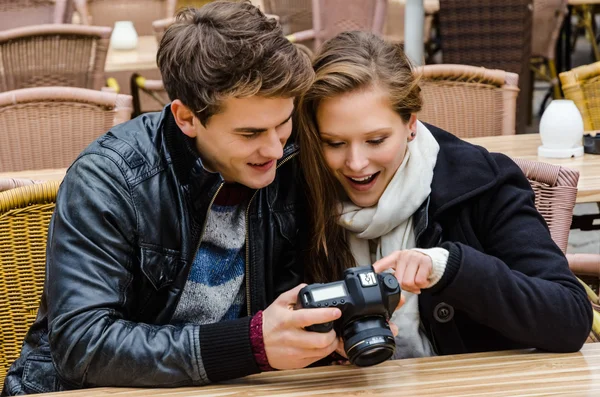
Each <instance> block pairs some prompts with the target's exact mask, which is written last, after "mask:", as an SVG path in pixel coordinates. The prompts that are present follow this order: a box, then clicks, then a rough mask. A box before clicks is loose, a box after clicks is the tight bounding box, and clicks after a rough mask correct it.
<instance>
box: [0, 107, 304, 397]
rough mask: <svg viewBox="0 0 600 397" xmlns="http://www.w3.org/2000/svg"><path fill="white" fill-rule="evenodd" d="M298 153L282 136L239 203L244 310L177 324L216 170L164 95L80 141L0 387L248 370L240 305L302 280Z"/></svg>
mask: <svg viewBox="0 0 600 397" xmlns="http://www.w3.org/2000/svg"><path fill="white" fill-rule="evenodd" d="M296 153H297V149H296V147H295V145H294V144H288V145H287V146H286V147H285V149H284V156H283V158H282V159H281V160H280V161H279V162H278V166H277V167H278V169H277V176H276V179H275V181H274V182H273V183H272V184H271V185H269V186H268V187H266V188H263V189H260V190H258V191H256V192H255V193H254V195H253V197H252V199H251V201H250V204H249V205H248V209H247V212H246V222H247V236H246V278H245V281H246V301H247V315H248V316H246V317H244V318H240V319H238V320H234V321H224V322H220V323H216V324H209V325H194V324H185V325H183V324H179V325H177V324H176V325H174V324H170V320H171V317H172V315H173V313H174V311H175V308H176V306H177V303H178V300H179V298H180V296H181V292H182V291H183V287H184V285H185V282H186V280H187V277H188V272H189V269H190V266H191V264H192V261H193V259H194V256H195V254H196V252H197V251H198V248H199V244H200V241H201V236H202V233H203V228H204V223H205V218H206V215H207V212H208V211H209V208H210V206H211V203H212V201H213V199H214V197H215V195H216V194H217V192H218V190H219V189H220V186H221V185H222V184H223V180H222V178H221V176H220V175H219V174H216V173H210V172H208V171H206V170H204V168H203V167H201V166H198V165H201V162H200V159H199V157H198V155H197V153H196V152H195V150H194V149H193V143H192V142H191V140H190V139H189V138H187V137H186V136H185V135H184V134H183V133H182V132H181V131H180V130H179V129H178V127H177V125H176V124H175V122H174V120H173V116H172V114H171V111H170V107H168V106H167V107H166V108H165V109H164V110H163V112H162V113H155V114H149V115H144V116H141V117H138V118H136V119H134V120H132V121H130V122H127V123H125V124H121V125H119V126H117V127H114V128H113V129H112V130H111V131H109V132H108V133H107V134H105V135H104V136H102V137H100V138H99V139H98V140H97V141H96V142H94V143H93V144H92V145H90V146H89V147H88V148H87V149H86V150H85V151H84V152H83V153H82V154H81V155H80V156H79V158H78V159H77V160H76V161H75V162H74V163H73V165H72V166H71V167H70V169H69V171H68V172H67V175H66V177H65V179H64V181H63V183H62V185H61V187H60V191H59V194H58V199H57V206H56V210H55V212H54V216H53V219H52V223H51V225H50V230H49V237H48V248H47V262H46V284H45V288H44V294H43V296H42V300H41V304H40V308H39V311H38V316H37V320H36V322H35V324H34V325H33V326H32V327H31V329H30V330H29V332H28V334H27V337H26V339H25V343H24V345H23V349H22V352H21V356H20V358H19V359H18V360H17V361H16V362H15V363H14V364H13V365H12V366H11V368H10V370H9V373H8V375H7V378H6V381H5V385H4V390H3V394H6V395H13V394H23V393H40V392H51V391H57V390H63V389H72V388H84V387H95V386H139V387H144V386H153V387H172V386H185V385H201V384H206V383H209V382H211V381H212V382H214V381H219V380H224V379H230V378H235V377H240V376H245V375H248V374H252V373H256V372H258V371H259V370H258V368H257V365H256V363H255V360H254V356H253V354H252V350H251V344H250V339H249V323H250V318H251V317H250V316H252V315H253V314H254V313H256V312H257V311H259V310H261V309H264V308H265V307H266V306H267V305H268V304H269V303H271V302H272V301H273V300H274V299H275V298H276V297H277V296H278V295H279V294H280V293H282V292H284V291H286V290H288V289H290V288H292V287H294V286H296V285H297V284H299V283H300V282H301V279H302V274H301V268H300V260H298V259H297V255H296V253H297V250H296V243H297V242H298V241H299V240H300V239H299V238H298V225H297V224H296V219H297V217H298V215H297V214H296V212H297V211H299V210H300V205H299V204H298V203H297V200H296V193H297V192H298V189H297V175H296V169H297V167H296V166H295V164H294V163H295V161H296V160H295V159H294V157H295V155H296ZM195 165H196V166H195Z"/></svg>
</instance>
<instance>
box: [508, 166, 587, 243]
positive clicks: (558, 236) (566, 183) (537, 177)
mask: <svg viewBox="0 0 600 397" xmlns="http://www.w3.org/2000/svg"><path fill="white" fill-rule="evenodd" d="M513 160H514V161H515V163H517V165H518V166H519V167H520V168H521V170H523V173H524V174H525V176H526V177H527V179H529V182H530V183H531V187H532V188H533V191H534V192H535V206H536V208H537V210H538V211H539V212H540V214H542V216H543V217H544V219H545V220H546V223H547V224H548V227H549V228H550V234H551V235H552V239H553V240H554V242H556V244H557V245H558V246H559V247H560V249H561V250H562V251H563V252H566V251H567V244H568V240H569V230H570V228H571V220H572V217H573V208H574V207H575V199H576V198H577V182H578V181H579V172H578V171H576V170H572V169H570V168H566V167H561V166H558V165H553V164H547V163H541V162H537V161H531V160H524V159H513Z"/></svg>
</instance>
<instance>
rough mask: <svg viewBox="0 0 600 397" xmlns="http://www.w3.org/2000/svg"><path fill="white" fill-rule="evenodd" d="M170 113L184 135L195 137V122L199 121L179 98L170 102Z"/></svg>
mask: <svg viewBox="0 0 600 397" xmlns="http://www.w3.org/2000/svg"><path fill="white" fill-rule="evenodd" d="M171 113H173V117H174V118H175V122H176V123H177V126H178V127H179V129H180V130H181V131H182V132H183V133H184V134H185V135H187V136H189V137H190V138H195V137H196V135H198V133H197V132H196V128H195V124H196V123H199V120H198V119H196V117H195V116H194V113H193V112H192V111H191V110H190V109H189V108H188V107H187V106H185V105H184V104H183V103H182V102H181V101H180V100H179V99H175V100H174V101H173V102H171Z"/></svg>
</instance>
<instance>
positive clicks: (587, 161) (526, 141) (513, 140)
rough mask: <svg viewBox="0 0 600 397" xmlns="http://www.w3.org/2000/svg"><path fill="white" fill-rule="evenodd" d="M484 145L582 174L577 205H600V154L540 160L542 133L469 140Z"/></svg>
mask: <svg viewBox="0 0 600 397" xmlns="http://www.w3.org/2000/svg"><path fill="white" fill-rule="evenodd" d="M465 140H466V141H468V142H471V143H473V144H475V145H479V146H483V147H484V148H486V149H487V150H489V151H490V152H499V153H504V154H506V155H507V156H510V157H515V158H523V159H528V160H535V161H542V162H545V163H550V164H556V165H561V166H564V167H568V168H572V169H575V170H578V171H579V183H578V185H577V203H594V202H600V155H596V154H587V153H586V154H584V155H583V157H575V158H568V159H553V158H547V157H538V155H537V148H538V146H540V145H541V144H542V142H541V140H540V136H539V134H524V135H504V136H493V137H483V138H472V139H465Z"/></svg>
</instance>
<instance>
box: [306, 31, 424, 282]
mask: <svg viewBox="0 0 600 397" xmlns="http://www.w3.org/2000/svg"><path fill="white" fill-rule="evenodd" d="M313 68H314V70H315V73H316V78H315V81H314V83H313V85H312V86H311V88H310V89H309V90H308V91H307V92H306V94H304V95H303V96H302V97H301V98H300V100H299V102H298V113H297V114H298V116H297V117H298V118H297V128H298V142H299V144H300V164H301V168H302V172H303V175H304V181H305V183H306V186H305V189H306V192H307V196H308V204H309V211H308V213H309V231H310V234H309V236H310V237H309V246H308V250H307V257H306V262H305V275H306V276H305V279H306V281H307V282H330V281H335V280H339V279H341V277H342V273H343V271H344V269H346V268H348V267H353V266H356V262H355V260H354V257H353V256H352V253H351V252H350V249H349V247H348V244H347V242H346V235H345V230H344V229H343V228H342V227H341V226H339V225H338V223H337V219H338V217H339V215H340V214H339V205H338V204H339V202H340V200H341V199H342V197H343V193H342V192H343V190H342V188H341V186H340V184H339V182H338V181H337V180H336V178H335V176H334V175H333V174H332V172H331V171H330V170H329V168H328V167H327V164H326V162H325V158H324V156H323V148H322V142H321V138H320V135H319V130H318V127H317V122H316V113H317V108H318V106H319V104H320V103H321V101H322V100H324V99H326V98H332V97H335V96H337V95H341V94H344V93H348V92H352V91H356V90H359V89H365V88H369V87H371V86H375V85H377V86H379V87H381V88H383V89H385V90H386V91H387V92H388V93H389V100H390V106H391V107H392V108H393V109H394V111H396V112H397V113H398V114H399V115H400V117H401V118H402V120H403V121H404V122H406V123H407V122H408V121H409V119H410V116H411V114H412V113H417V112H418V111H419V110H421V96H420V89H419V86H418V81H417V79H416V78H415V77H414V75H413V71H412V67H411V64H410V62H409V60H408V58H407V57H406V55H405V54H404V51H403V50H402V47H401V46H399V45H396V44H392V43H388V42H385V41H384V40H383V39H381V38H379V37H378V36H376V35H374V34H371V33H366V32H344V33H341V34H339V35H338V36H336V37H334V38H333V39H331V40H329V41H327V42H326V43H324V44H323V46H322V47H321V49H320V51H319V52H318V53H317V54H316V56H315V59H314V61H313Z"/></svg>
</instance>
